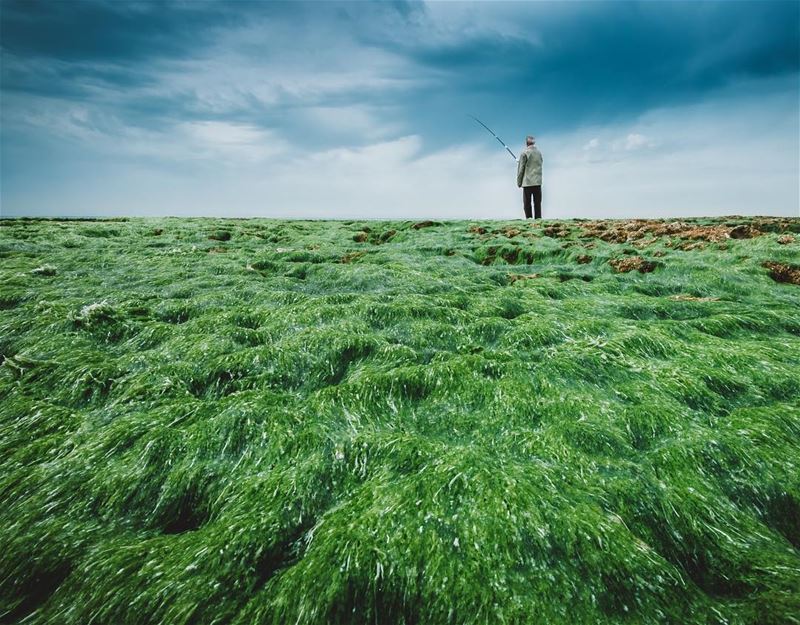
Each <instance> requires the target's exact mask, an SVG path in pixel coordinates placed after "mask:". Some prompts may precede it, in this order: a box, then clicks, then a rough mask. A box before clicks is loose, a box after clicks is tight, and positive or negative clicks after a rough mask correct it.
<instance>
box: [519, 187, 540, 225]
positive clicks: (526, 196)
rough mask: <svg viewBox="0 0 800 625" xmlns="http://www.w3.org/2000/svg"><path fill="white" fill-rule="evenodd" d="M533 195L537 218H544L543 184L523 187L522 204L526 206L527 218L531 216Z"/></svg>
mask: <svg viewBox="0 0 800 625" xmlns="http://www.w3.org/2000/svg"><path fill="white" fill-rule="evenodd" d="M531 195H533V210H534V212H535V215H536V219H541V218H542V185H540V184H537V185H536V186H533V187H522V206H523V207H524V208H525V219H530V218H531Z"/></svg>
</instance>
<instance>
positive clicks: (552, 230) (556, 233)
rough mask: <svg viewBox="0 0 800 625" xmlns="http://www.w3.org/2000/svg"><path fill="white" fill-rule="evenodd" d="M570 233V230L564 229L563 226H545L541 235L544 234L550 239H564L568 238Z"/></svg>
mask: <svg viewBox="0 0 800 625" xmlns="http://www.w3.org/2000/svg"><path fill="white" fill-rule="evenodd" d="M570 232H571V231H570V229H569V228H565V227H564V226H547V227H546V228H545V229H544V230H542V234H544V236H546V237H550V238H552V239H562V238H564V237H568V236H569V234H570Z"/></svg>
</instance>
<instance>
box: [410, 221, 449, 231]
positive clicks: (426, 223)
mask: <svg viewBox="0 0 800 625" xmlns="http://www.w3.org/2000/svg"><path fill="white" fill-rule="evenodd" d="M441 225H442V224H441V223H439V222H438V221H419V222H417V223H415V224H414V225H413V226H411V227H412V228H414V230H419V229H420V228H430V227H431V226H441Z"/></svg>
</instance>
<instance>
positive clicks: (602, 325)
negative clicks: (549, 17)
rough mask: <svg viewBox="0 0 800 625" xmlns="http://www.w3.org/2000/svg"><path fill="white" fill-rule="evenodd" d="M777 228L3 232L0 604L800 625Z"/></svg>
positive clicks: (795, 460)
mask: <svg viewBox="0 0 800 625" xmlns="http://www.w3.org/2000/svg"><path fill="white" fill-rule="evenodd" d="M776 223H777V222H776ZM691 225H692V227H695V226H697V227H700V228H701V229H702V228H708V229H710V230H709V232H711V231H712V230H713V229H714V228H723V229H724V228H725V227H728V228H731V227H736V226H737V225H739V226H741V225H746V226H749V225H753V222H751V221H749V220H746V219H736V220H727V223H726V222H725V220H723V221H712V220H700V221H695V222H691ZM768 225H769V224H767V223H766V222H765V223H761V224H755V227H756V228H759V227H760V228H761V229H762V232H761V234H760V236H753V237H752V238H750V237H749V235H750V234H752V233H751V232H750V231H748V230H744V231H743V230H739V231H738V232H739V233H742V232H744V233H745V234H744V235H743V236H745V238H741V239H740V238H735V237H734V238H724V240H722V239H721V238H720V237H718V236H717V235H716V234H715V235H714V236H710V237H707V239H708V240H703V239H702V237H701V238H700V239H694V238H692V237H691V235H686V236H688V237H689V238H688V239H687V238H686V237H683V238H682V236H681V234H680V233H677V234H676V233H674V232H673V233H671V232H668V231H665V232H662V233H661V234H658V233H655V234H654V233H651V234H648V236H646V237H640V238H638V239H637V238H631V239H626V238H625V236H622V237H614V236H610V237H607V238H608V239H609V241H605V240H602V239H600V238H582V237H581V234H582V233H583V234H585V235H586V236H587V237H590V236H593V233H597V232H603V231H607V230H608V228H611V229H612V230H613V228H615V227H616V226H615V224H614V223H613V222H609V224H607V226H608V227H606V226H604V227H603V228H599V229H592V228H588V229H587V227H586V226H585V224H582V223H581V222H545V223H544V224H542V223H536V224H533V223H525V222H522V221H516V222H474V221H470V222H467V221H452V222H443V223H428V224H416V226H417V227H414V226H415V224H414V223H413V222H410V221H397V222H342V221H330V222H311V221H276V220H201V219H197V220H194V219H159V220H140V219H131V220H120V221H35V220H6V221H2V222H0V263H1V264H0V352H1V353H2V356H1V357H0V358H1V359H2V367H0V402H1V403H0V501H2V502H3V503H2V506H1V507H0V621H4V622H19V621H24V622H25V623H30V624H43V623H52V624H59V625H69V624H75V625H78V624H79V625H86V624H88V623H92V624H94V625H100V624H108V625H123V624H133V623H137V624H139V623H141V624H145V623H164V624H170V625H172V624H188V623H196V624H223V623H231V624H240V625H245V624H248V625H249V624H252V623H297V624H304V623H376V622H379V623H406V624H409V623H421V624H423V623H424V624H426V625H436V624H441V623H454V624H456V623H458V624H461V623H486V624H497V623H537V624H538V623H547V624H564V625H567V624H570V625H572V624H581V623H620V624H622V623H626V624H627V623H642V624H644V623H681V624H684V623H703V624H708V623H731V624H734V623H741V624H745V623H748V624H756V623H758V624H778V623H800V551H799V550H800V287H798V286H796V285H794V284H788V283H779V282H776V280H775V279H773V278H771V277H770V271H769V270H768V269H767V268H765V267H764V265H763V263H765V262H771V263H784V264H786V265H788V266H791V265H793V264H794V263H797V262H798V249H800V247H799V246H798V243H797V242H796V241H794V236H796V235H792V234H791V233H797V232H798V231H800V220H783V221H781V222H780V224H778V225H775V223H773V225H772V226H771V227H767V226H768ZM714 232H716V231H715V230H714ZM734 235H735V233H734ZM734 235H730V236H734ZM736 236H738V235H736ZM780 237H783V239H782V243H779V241H778V239H779V238H780ZM614 241H620V242H614ZM695 241H700V242H701V244H700V245H694V242H695ZM626 257H627V258H634V257H640V259H641V260H636V261H635V262H631V263H620V260H621V259H625V258H626ZM610 261H615V262H614V263H611V262H610ZM643 263H644V264H643ZM629 265H630V267H629ZM615 267H616V268H615ZM620 268H621V269H620ZM628 268H630V269H632V270H631V271H627V269H628ZM637 269H638V270H637ZM645 269H646V271H645ZM620 270H625V271H626V272H624V273H621V272H620Z"/></svg>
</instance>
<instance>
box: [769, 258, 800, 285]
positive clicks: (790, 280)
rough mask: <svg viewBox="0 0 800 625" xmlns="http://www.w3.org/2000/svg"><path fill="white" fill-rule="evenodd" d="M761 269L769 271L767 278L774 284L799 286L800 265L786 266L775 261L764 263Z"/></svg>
mask: <svg viewBox="0 0 800 625" xmlns="http://www.w3.org/2000/svg"><path fill="white" fill-rule="evenodd" d="M761 266H762V267H766V268H767V269H769V277H770V278H772V279H773V280H775V282H783V283H786V284H797V285H800V265H787V264H786V263H778V262H775V261H771V260H768V261H765V262H763V263H761Z"/></svg>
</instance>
